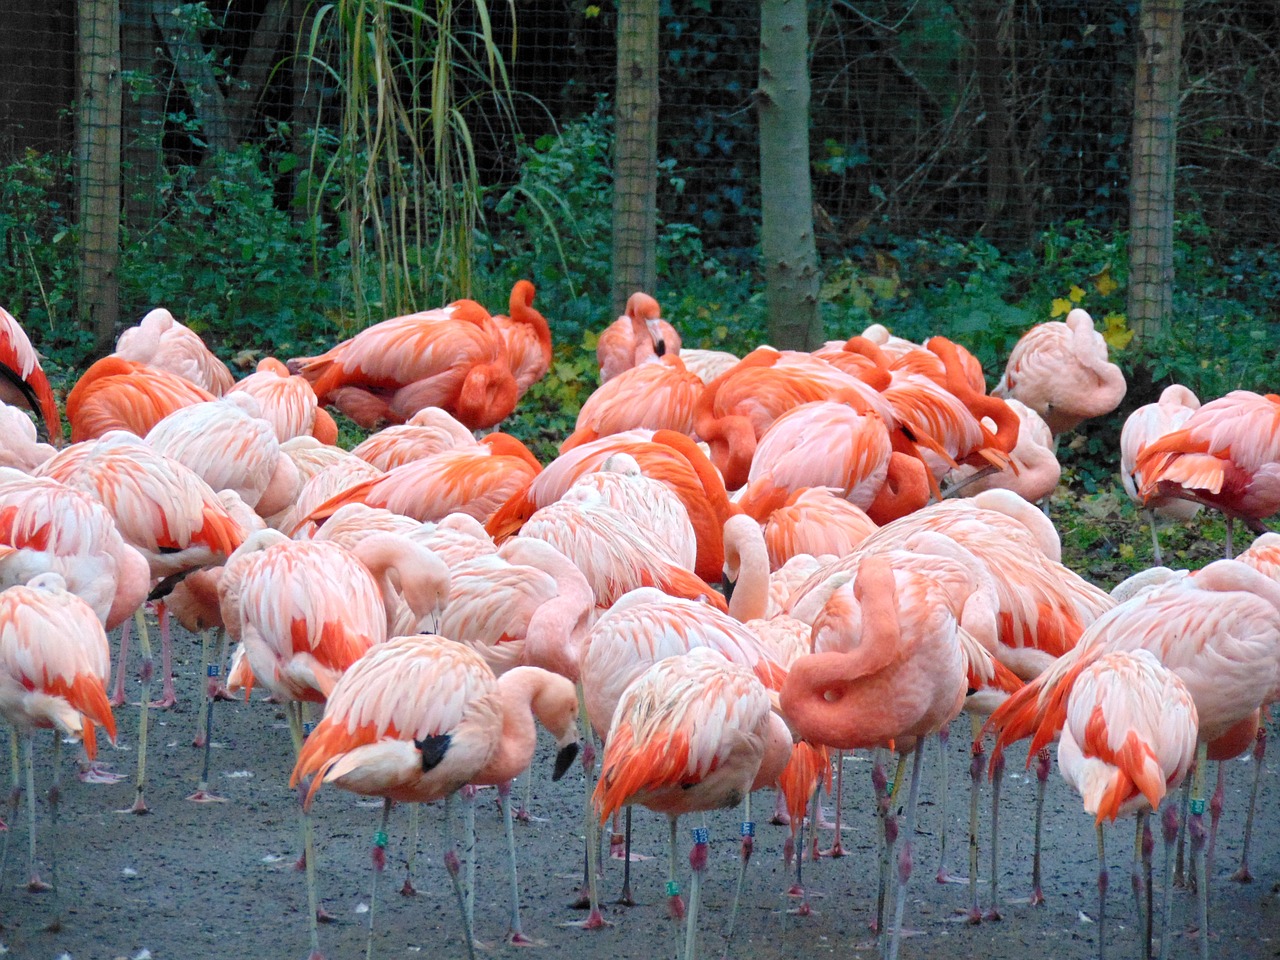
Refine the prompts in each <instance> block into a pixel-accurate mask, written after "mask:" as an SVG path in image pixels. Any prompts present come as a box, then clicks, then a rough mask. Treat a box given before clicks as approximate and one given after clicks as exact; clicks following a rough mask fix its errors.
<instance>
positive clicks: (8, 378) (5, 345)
mask: <svg viewBox="0 0 1280 960" xmlns="http://www.w3.org/2000/svg"><path fill="white" fill-rule="evenodd" d="M0 401H3V402H4V403H7V404H14V405H26V406H28V407H30V408H31V412H32V413H34V414H35V415H36V417H37V418H38V419H39V420H40V422H41V429H42V431H43V433H44V436H43V437H41V439H42V440H45V441H51V442H53V443H61V442H62V415H61V414H60V413H59V412H58V401H57V400H55V399H54V396H53V388H52V387H50V386H49V378H48V377H47V376H45V372H44V369H43V368H42V367H41V366H40V357H39V355H38V354H37V353H36V349H35V347H33V346H32V345H31V340H30V339H29V338H28V337H27V332H26V331H25V330H23V329H22V326H21V325H20V324H19V323H18V321H17V320H15V319H14V318H13V314H11V313H10V312H9V311H8V310H6V309H4V307H0Z"/></svg>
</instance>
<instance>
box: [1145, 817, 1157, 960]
mask: <svg viewBox="0 0 1280 960" xmlns="http://www.w3.org/2000/svg"><path fill="white" fill-rule="evenodd" d="M1155 849H1156V841H1155V837H1153V836H1152V834H1151V817H1150V816H1149V815H1148V814H1147V813H1145V812H1144V813H1143V814H1142V875H1143V880H1144V883H1145V885H1146V891H1147V896H1146V907H1147V912H1146V918H1147V923H1146V929H1145V930H1144V931H1143V941H1142V960H1151V941H1152V938H1153V937H1154V935H1155V902H1154V900H1155V897H1154V889H1153V886H1154V885H1153V884H1152V878H1151V859H1152V857H1153V856H1154V855H1155Z"/></svg>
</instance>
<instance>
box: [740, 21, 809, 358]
mask: <svg viewBox="0 0 1280 960" xmlns="http://www.w3.org/2000/svg"><path fill="white" fill-rule="evenodd" d="M807 17H808V12H807V9H806V4H804V3H802V2H801V0H764V2H763V3H762V4H761V20H760V87H759V89H758V90H757V91H756V103H757V106H758V108H759V111H760V207H761V219H762V225H761V234H760V240H761V253H762V255H763V257H764V267H765V283H766V287H765V299H766V302H767V304H768V310H769V342H770V343H771V344H773V346H775V347H777V348H778V349H780V350H782V349H796V350H810V349H813V348H814V347H817V346H818V345H819V344H821V342H822V311H821V305H820V304H819V302H818V281H819V276H818V253H817V248H816V247H815V245H814V237H813V185H812V182H811V180H810V170H809V49H808V48H809V24H808V19H807Z"/></svg>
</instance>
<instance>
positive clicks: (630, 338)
mask: <svg viewBox="0 0 1280 960" xmlns="http://www.w3.org/2000/svg"><path fill="white" fill-rule="evenodd" d="M679 352H680V334H679V333H677V332H676V329H675V327H673V326H671V324H669V323H667V321H666V320H663V319H662V309H661V308H660V307H659V306H658V301H657V300H655V299H653V297H651V296H649V294H647V293H642V292H639V291H637V292H636V293H633V294H632V295H631V296H630V297H628V298H627V307H626V311H625V312H624V313H623V314H622V316H620V317H619V318H618V319H617V320H615V321H613V323H611V324H609V326H608V327H606V328H605V329H604V331H603V332H601V334H600V337H599V339H598V340H597V341H596V361H597V363H598V364H599V367H600V382H601V383H602V384H604V383H607V382H608V381H610V380H612V379H613V378H614V377H616V376H617V375H618V374H620V373H622V372H623V371H624V370H630V369H631V368H632V367H638V366H640V365H642V364H645V363H651V362H652V361H654V360H656V359H658V358H660V357H663V356H665V355H666V354H668V353H671V354H678V353H679Z"/></svg>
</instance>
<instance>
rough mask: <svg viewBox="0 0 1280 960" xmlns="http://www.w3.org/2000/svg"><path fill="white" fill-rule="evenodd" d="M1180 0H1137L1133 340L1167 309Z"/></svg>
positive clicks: (1154, 326)
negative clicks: (1141, 0)
mask: <svg viewBox="0 0 1280 960" xmlns="http://www.w3.org/2000/svg"><path fill="white" fill-rule="evenodd" d="M1182 8H1183V0H1143V3H1142V9H1141V12H1140V14H1139V39H1138V43H1139V47H1138V64H1137V75H1136V77H1135V78H1134V84H1133V91H1134V97H1133V150H1132V152H1133V169H1132V172H1131V175H1130V180H1129V325H1130V327H1132V328H1133V331H1134V333H1135V334H1136V335H1137V337H1138V338H1139V339H1141V338H1142V337H1143V336H1145V335H1147V334H1149V333H1153V332H1154V331H1155V330H1156V329H1157V327H1158V325H1159V324H1161V323H1163V322H1165V321H1166V320H1167V319H1168V318H1169V316H1170V315H1171V313H1172V311H1173V211H1174V202H1173V201H1174V196H1173V192H1174V172H1175V170H1176V168H1177V145H1178V144H1177V129H1178V74H1179V71H1180V69H1181V61H1182Z"/></svg>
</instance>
